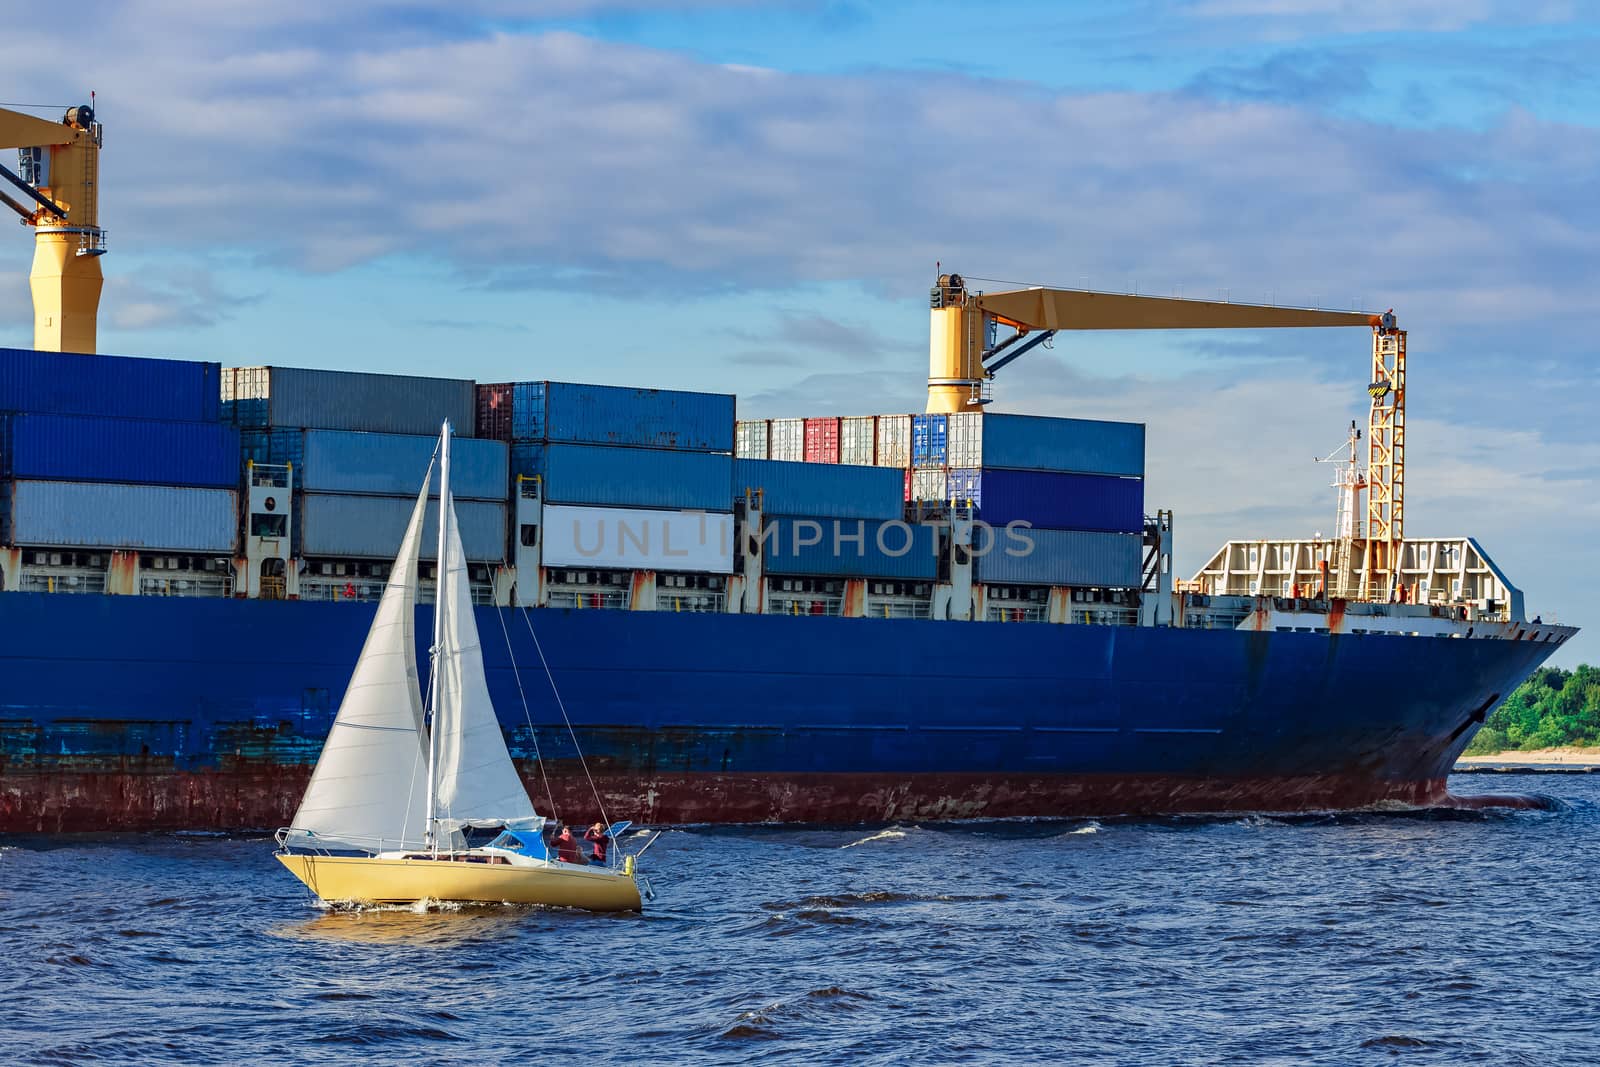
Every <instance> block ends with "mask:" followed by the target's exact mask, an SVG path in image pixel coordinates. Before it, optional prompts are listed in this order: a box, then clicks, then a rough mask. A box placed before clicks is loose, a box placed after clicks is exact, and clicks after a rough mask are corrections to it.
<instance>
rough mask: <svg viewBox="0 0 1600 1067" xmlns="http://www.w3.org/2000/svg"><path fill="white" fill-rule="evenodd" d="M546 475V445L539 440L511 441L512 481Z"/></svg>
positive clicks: (513, 483) (513, 482)
mask: <svg viewBox="0 0 1600 1067" xmlns="http://www.w3.org/2000/svg"><path fill="white" fill-rule="evenodd" d="M543 477H544V445H542V444H540V443H539V442H537V441H513V442H511V481H512V485H513V489H514V488H515V484H516V481H517V479H518V478H543Z"/></svg>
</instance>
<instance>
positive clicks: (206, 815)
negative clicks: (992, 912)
mask: <svg viewBox="0 0 1600 1067" xmlns="http://www.w3.org/2000/svg"><path fill="white" fill-rule="evenodd" d="M309 777H310V769H309V768H308V767H294V766H287V767H276V768H271V769H250V770H232V771H226V772H157V773H149V772H145V773H136V772H126V771H117V772H113V771H78V772H71V771H51V772H49V773H29V772H20V773H19V772H8V773H6V774H4V775H0V833H73V832H84V831H90V832H96V831H145V830H261V829H273V828H276V827H279V826H287V825H288V824H289V822H290V820H291V819H292V818H293V817H294V812H295V808H296V807H297V806H298V804H299V802H300V796H301V794H302V793H303V792H304V790H305V787H306V782H307V780H308V779H309ZM595 784H596V786H597V787H598V788H599V790H600V792H601V795H602V796H603V798H604V800H605V805H606V814H607V815H608V816H609V817H610V818H612V819H633V820H634V821H636V822H640V823H646V824H657V825H659V824H670V823H679V824H681V823H774V822H780V823H833V824H847V823H885V822H895V821H910V822H933V821H941V820H949V819H1001V818H1016V817H1027V816H1031V817H1041V818H1049V817H1062V818H1072V817H1086V816H1110V815H1164V814H1180V813H1206V812H1246V811H1260V812H1291V811H1332V810H1354V809H1361V808H1371V807H1374V806H1379V805H1387V804H1392V805H1398V806H1406V807H1431V806H1437V805H1443V804H1448V803H1450V802H1451V798H1450V797H1449V794H1448V793H1447V791H1446V789H1445V780H1444V779H1443V778H1431V779H1425V780H1417V781H1383V780H1378V779H1374V778H1372V777H1356V776H1342V775H1310V776H1301V777H1285V778H1202V777H1176V776H1171V775H1146V776H1140V775H996V774H918V775H883V774H853V773H852V774H747V775H734V774H727V775H721V774H685V775H657V776H654V777H650V778H638V777H632V776H627V777H625V776H621V775H615V776H612V775H601V776H597V777H596V779H595ZM528 787H529V791H530V793H531V794H532V795H533V798H534V802H535V806H536V807H537V808H538V809H539V810H540V811H542V812H548V811H550V810H552V809H553V810H554V811H555V812H556V813H557V814H559V815H560V816H561V817H562V818H564V819H566V820H568V821H571V822H575V823H586V822H590V821H593V820H594V819H597V818H599V817H600V813H599V812H598V811H596V810H595V807H596V805H595V801H594V797H593V795H592V794H591V793H590V791H589V788H588V783H587V782H586V781H585V780H584V779H583V778H581V777H578V778H573V777H570V776H562V777H560V778H557V779H552V781H551V783H550V788H549V789H548V790H547V789H546V786H545V783H544V782H543V781H542V780H540V779H538V778H532V779H530V780H529V782H528Z"/></svg>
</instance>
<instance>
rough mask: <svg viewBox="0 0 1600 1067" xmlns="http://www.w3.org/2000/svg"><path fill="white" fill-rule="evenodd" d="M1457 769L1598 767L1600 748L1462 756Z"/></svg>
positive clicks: (1571, 748)
mask: <svg viewBox="0 0 1600 1067" xmlns="http://www.w3.org/2000/svg"><path fill="white" fill-rule="evenodd" d="M1456 766H1457V767H1463V768H1465V767H1524V766H1540V767H1551V766H1563V767H1573V768H1579V767H1600V747H1584V748H1574V747H1563V748H1538V749H1529V750H1527V751H1515V752H1496V753H1494V754H1493V755H1488V756H1462V757H1461V758H1460V759H1458V760H1456Z"/></svg>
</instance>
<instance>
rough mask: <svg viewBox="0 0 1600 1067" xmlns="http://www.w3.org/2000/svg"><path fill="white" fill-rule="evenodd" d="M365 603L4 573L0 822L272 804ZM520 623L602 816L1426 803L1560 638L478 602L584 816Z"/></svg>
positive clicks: (535, 734)
mask: <svg viewBox="0 0 1600 1067" xmlns="http://www.w3.org/2000/svg"><path fill="white" fill-rule="evenodd" d="M372 612H373V605H371V604H360V603H311V602H266V601H244V600H206V599H198V598H184V599H179V598H173V599H161V598H149V597H107V596H68V595H54V596H52V595H47V594H26V593H7V594H4V595H0V678H3V679H4V680H3V682H0V830H13V831H27V830H58V829H147V828H216V829H232V828H248V827H270V826H275V825H281V824H284V823H286V822H287V821H288V819H289V818H290V816H291V815H292V814H293V810H294V807H295V805H296V804H297V802H298V799H299V796H300V792H301V790H302V788H303V786H304V783H305V781H306V777H307V775H308V774H309V771H310V767H311V765H312V764H313V763H314V762H315V759H316V755H317V752H318V749H319V748H320V746H321V743H322V738H323V736H324V735H325V734H326V732H327V729H328V726H329V724H330V722H331V721H332V717H333V713H334V711H335V710H336V709H337V707H338V703H339V699H340V696H341V694H342V692H343V689H344V686H345V683H346V681H347V680H348V677H349V674H350V670H351V667H352V665H353V664H354V662H355V659H356V656H357V653H358V652H359V651H360V647H361V643H362V640H363V638H364V636H365V633H366V630H367V626H368V624H369V622H370V621H371V618H372ZM530 622H531V624H532V627H533V629H535V630H536V631H537V633H538V637H539V640H540V641H541V642H542V646H543V652H544V656H545V658H546V659H547V660H548V662H549V664H550V666H551V668H552V670H553V672H554V678H555V682H556V685H557V686H558V687H559V690H560V692H561V695H562V697H563V698H564V699H565V703H566V710H567V712H568V713H569V714H570V716H571V719H572V723H573V726H574V727H575V730H576V736H577V741H578V743H579V744H580V745H581V746H582V749H583V752H584V755H585V756H587V757H588V761H589V766H590V769H591V770H592V771H593V772H594V777H595V779H596V781H597V783H598V785H599V787H600V789H601V792H602V793H603V794H604V795H605V798H606V803H607V806H608V808H609V809H610V810H609V814H610V816H611V817H613V818H616V817H632V818H635V819H640V820H645V821H654V822H680V821H751V820H787V821H879V820H889V819H897V818H951V817H978V816H1011V815H1045V816H1047V815H1079V814H1116V813H1122V812H1131V813H1153V812H1168V811H1215V810H1297V809H1308V808H1329V807H1359V806H1365V805H1370V804H1374V803H1380V802H1383V801H1400V802H1404V803H1427V802H1431V801H1434V800H1437V799H1439V798H1440V797H1442V795H1443V781H1444V777H1445V775H1446V774H1448V773H1449V769H1450V766H1451V764H1452V763H1453V761H1454V759H1455V757H1456V756H1457V755H1458V754H1459V753H1460V750H1461V749H1462V748H1463V747H1464V746H1465V745H1466V743H1467V742H1468V740H1470V738H1471V735H1472V733H1473V732H1474V730H1475V728H1476V726H1477V724H1478V723H1480V722H1481V721H1482V718H1483V716H1484V715H1485V714H1486V713H1487V711H1488V710H1490V708H1491V707H1492V706H1493V704H1494V703H1495V702H1496V701H1498V700H1499V699H1501V698H1503V697H1504V696H1506V695H1507V694H1509V693H1510V692H1511V690H1512V689H1513V688H1515V686H1516V685H1517V684H1518V682H1519V681H1520V680H1521V679H1522V678H1524V677H1525V676H1526V675H1527V673H1528V672H1529V671H1531V670H1532V669H1533V668H1534V667H1535V666H1537V665H1538V664H1539V663H1540V662H1541V661H1542V660H1543V659H1544V658H1545V657H1546V656H1547V655H1549V653H1550V652H1551V651H1553V649H1554V648H1555V647H1557V646H1556V645H1554V644H1546V643H1537V642H1532V641H1507V640H1484V639H1477V640H1472V639H1452V638H1433V637H1394V636H1378V635H1334V636H1329V635H1326V634H1314V633H1247V632H1238V631H1223V630H1177V629H1146V628H1133V627H1099V626H1081V625H1047V624H1001V623H983V624H974V623H960V622H930V621H927V620H893V619H840V618H824V617H799V618H795V617H785V616H739V615H705V614H672V613H657V612H622V611H604V610H541V611H534V612H530V613H524V612H521V611H518V610H513V609H494V608H480V609H479V610H478V625H479V629H480V632H481V636H482V643H483V649H484V658H485V663H486V667H487V669H488V672H489V677H490V684H491V688H492V690H493V693H494V697H495V702H496V706H497V707H498V709H499V711H500V715H501V719H502V723H503V725H504V726H505V728H506V731H507V735H508V740H509V743H510V746H511V750H512V754H513V756H514V757H516V758H517V759H518V760H519V762H522V764H523V767H524V770H525V772H526V773H527V775H528V779H529V782H530V788H531V789H532V791H533V793H534V796H535V799H536V801H538V802H539V803H540V807H541V808H542V809H543V808H548V807H549V806H550V805H551V803H553V804H554V806H555V807H556V808H557V809H558V810H559V812H560V814H562V815H563V816H564V817H566V816H569V815H570V816H571V817H572V818H573V819H584V820H586V821H587V820H588V819H589V818H591V817H593V815H595V814H597V813H594V812H592V809H593V807H594V802H593V800H592V798H591V794H590V791H589V787H588V784H587V781H586V779H585V778H584V775H583V772H582V769H581V767H580V766H579V764H578V763H577V762H576V760H575V759H574V757H575V755H576V753H575V750H574V745H573V740H572V738H571V737H570V736H569V735H568V733H567V730H566V728H565V726H564V725H563V724H562V719H561V714H560V712H559V710H558V709H557V707H556V704H555V702H554V700H553V698H552V695H551V688H550V685H549V683H548V682H547V681H546V679H545V676H544V672H543V669H542V668H541V666H540V657H539V654H538V651H537V650H536V649H535V646H534V642H533V640H532V638H531V637H530V632H529V623H530ZM430 626H431V615H430V612H429V610H428V609H426V608H424V609H420V610H419V618H418V625H417V632H418V634H419V646H420V648H419V656H420V661H421V662H422V663H423V664H426V654H427V649H426V635H427V634H428V633H429V629H430ZM513 657H514V658H515V661H516V664H517V665H518V666H519V667H520V668H521V681H522V685H521V688H520V689H519V686H518V684H517V674H516V672H514V671H513V670H512V659H513ZM424 670H426V667H424ZM523 693H525V694H526V699H527V706H528V713H527V714H526V715H525V714H524V711H523V702H522V694H523ZM530 721H531V723H532V725H533V727H535V729H533V730H530V728H529V723H530ZM536 745H537V754H538V755H539V756H541V757H542V761H540V760H536V759H535V755H536V748H535V746H536ZM541 767H542V769H543V773H541V770H540V768H541Z"/></svg>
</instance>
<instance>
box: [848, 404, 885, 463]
mask: <svg viewBox="0 0 1600 1067" xmlns="http://www.w3.org/2000/svg"><path fill="white" fill-rule="evenodd" d="M877 455H878V420H877V418H876V417H874V416H872V415H861V416H855V417H852V418H847V419H840V420H839V462H840V463H853V464H855V465H856V466H861V467H870V466H872V465H873V464H874V463H875V462H876V461H877Z"/></svg>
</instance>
